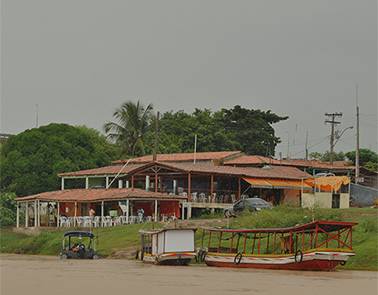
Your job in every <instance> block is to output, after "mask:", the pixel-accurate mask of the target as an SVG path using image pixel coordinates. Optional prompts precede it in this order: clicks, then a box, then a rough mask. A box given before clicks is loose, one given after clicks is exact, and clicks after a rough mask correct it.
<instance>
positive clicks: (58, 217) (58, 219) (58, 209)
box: [56, 202, 60, 227]
mask: <svg viewBox="0 0 378 295" xmlns="http://www.w3.org/2000/svg"><path fill="white" fill-rule="evenodd" d="M56 207H57V211H58V212H57V214H56V227H59V226H60V203H59V202H58V204H57V206H56Z"/></svg>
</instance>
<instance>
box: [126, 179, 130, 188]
mask: <svg viewBox="0 0 378 295" xmlns="http://www.w3.org/2000/svg"><path fill="white" fill-rule="evenodd" d="M126 188H130V182H129V181H128V180H126Z"/></svg>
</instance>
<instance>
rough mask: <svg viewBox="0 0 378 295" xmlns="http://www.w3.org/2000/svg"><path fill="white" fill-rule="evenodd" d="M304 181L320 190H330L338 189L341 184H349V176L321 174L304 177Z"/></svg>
mask: <svg viewBox="0 0 378 295" xmlns="http://www.w3.org/2000/svg"><path fill="white" fill-rule="evenodd" d="M306 183H307V184H309V185H311V186H312V187H315V188H319V189H320V190H321V191H325V192H331V191H338V190H340V188H341V186H342V185H347V184H349V183H350V178H349V177H348V176H322V177H317V178H310V179H306Z"/></svg>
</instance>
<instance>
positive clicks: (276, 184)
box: [243, 178, 311, 190]
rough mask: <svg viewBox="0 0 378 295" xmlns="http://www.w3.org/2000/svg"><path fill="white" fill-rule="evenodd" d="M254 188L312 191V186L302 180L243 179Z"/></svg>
mask: <svg viewBox="0 0 378 295" xmlns="http://www.w3.org/2000/svg"><path fill="white" fill-rule="evenodd" d="M243 179H244V180H245V181H246V182H248V183H249V184H250V185H251V186H252V187H259V188H274V189H297V190H300V189H302V187H303V189H305V190H308V189H311V186H310V185H308V184H306V183H305V182H304V181H303V182H302V181H301V180H292V179H271V178H243Z"/></svg>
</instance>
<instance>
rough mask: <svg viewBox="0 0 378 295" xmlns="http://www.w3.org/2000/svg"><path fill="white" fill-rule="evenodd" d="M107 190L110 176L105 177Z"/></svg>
mask: <svg viewBox="0 0 378 295" xmlns="http://www.w3.org/2000/svg"><path fill="white" fill-rule="evenodd" d="M105 188H106V189H108V188H109V176H106V177H105Z"/></svg>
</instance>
